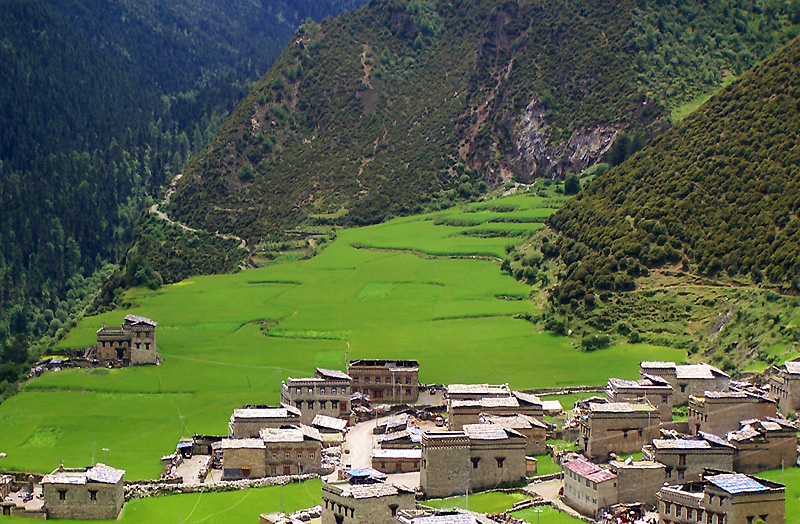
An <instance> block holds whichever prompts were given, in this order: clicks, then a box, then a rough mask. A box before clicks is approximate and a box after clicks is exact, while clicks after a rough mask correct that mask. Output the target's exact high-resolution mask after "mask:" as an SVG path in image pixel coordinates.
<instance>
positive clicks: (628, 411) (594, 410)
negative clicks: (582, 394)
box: [578, 402, 661, 460]
mask: <svg viewBox="0 0 800 524" xmlns="http://www.w3.org/2000/svg"><path fill="white" fill-rule="evenodd" d="M579 424H580V438H579V439H578V440H579V443H580V445H581V449H582V450H583V453H584V454H585V455H586V456H587V457H589V458H591V459H601V460H605V459H606V458H607V457H608V455H609V454H610V453H617V454H623V453H635V452H638V451H639V450H640V449H642V446H644V445H645V444H649V443H650V442H652V441H653V439H656V438H658V437H659V436H660V435H661V433H660V430H659V424H660V418H659V415H658V410H657V409H656V408H654V407H653V406H651V405H650V404H631V403H628V402H610V403H591V404H589V405H588V410H587V413H586V414H585V415H583V416H582V417H580V419H579Z"/></svg>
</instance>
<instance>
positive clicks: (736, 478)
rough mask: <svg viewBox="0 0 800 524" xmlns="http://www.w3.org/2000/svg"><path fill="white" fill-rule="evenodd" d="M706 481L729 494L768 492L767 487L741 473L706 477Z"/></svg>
mask: <svg viewBox="0 0 800 524" xmlns="http://www.w3.org/2000/svg"><path fill="white" fill-rule="evenodd" d="M706 480H707V481H709V482H710V483H712V484H714V485H715V486H717V487H718V488H720V489H724V490H725V491H727V492H728V493H731V494H736V493H752V492H756V491H769V488H768V487H767V486H765V485H763V484H761V483H760V482H758V481H757V480H756V479H754V478H752V477H750V476H748V475H743V474H741V473H723V474H721V475H714V476H713V477H706Z"/></svg>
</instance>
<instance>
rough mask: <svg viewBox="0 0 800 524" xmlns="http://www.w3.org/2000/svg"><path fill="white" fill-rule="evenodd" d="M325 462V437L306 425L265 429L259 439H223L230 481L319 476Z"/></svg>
mask: <svg viewBox="0 0 800 524" xmlns="http://www.w3.org/2000/svg"><path fill="white" fill-rule="evenodd" d="M321 459H322V435H321V434H320V433H319V431H317V430H316V429H314V428H312V427H309V426H306V425H305V424H298V425H297V426H292V427H284V428H263V429H261V431H260V432H259V436H258V438H231V439H223V440H222V475H223V478H224V479H226V480H232V479H243V478H261V477H274V476H277V475H303V474H306V473H318V472H319V471H320V469H321Z"/></svg>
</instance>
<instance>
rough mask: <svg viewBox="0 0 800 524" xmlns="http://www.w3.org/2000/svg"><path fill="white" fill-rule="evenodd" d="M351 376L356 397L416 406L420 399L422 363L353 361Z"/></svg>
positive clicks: (349, 370)
mask: <svg viewBox="0 0 800 524" xmlns="http://www.w3.org/2000/svg"><path fill="white" fill-rule="evenodd" d="M347 374H348V375H350V376H351V377H352V378H353V384H352V390H353V393H362V394H364V395H367V396H368V397H370V398H371V399H372V400H373V401H377V402H396V403H402V402H416V401H417V398H419V362H417V361H416V360H366V359H364V360H351V361H350V364H349V365H348V367H347Z"/></svg>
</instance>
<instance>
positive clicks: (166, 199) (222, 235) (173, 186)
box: [150, 173, 247, 249]
mask: <svg viewBox="0 0 800 524" xmlns="http://www.w3.org/2000/svg"><path fill="white" fill-rule="evenodd" d="M182 177H183V173H178V174H177V175H175V177H174V178H173V179H172V180H171V181H170V183H169V189H167V192H166V194H165V195H164V199H163V200H162V201H161V202H156V203H155V204H153V205H152V206H150V212H151V213H153V214H154V215H156V216H157V217H158V218H160V219H161V220H163V221H165V222H168V223H169V224H172V225H175V226H178V227H181V228H183V229H185V230H186V231H191V232H192V233H201V232H202V233H208V231H204V230H202V229H196V228H193V227H191V226H188V225H186V224H184V223H183V222H179V221H177V220H173V219H171V218H170V217H169V215H167V214H166V213H165V212H164V211H161V209H159V206H160V205H166V204H169V199H170V198H171V197H172V195H173V193H175V189H176V187H177V185H178V181H179V180H180V179H181V178H182ZM214 235H215V236H217V237H219V238H224V239H226V240H238V241H239V248H241V249H247V241H245V239H243V238H242V237H239V236H236V235H232V234H226V233H220V232H219V231H215V232H214Z"/></svg>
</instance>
